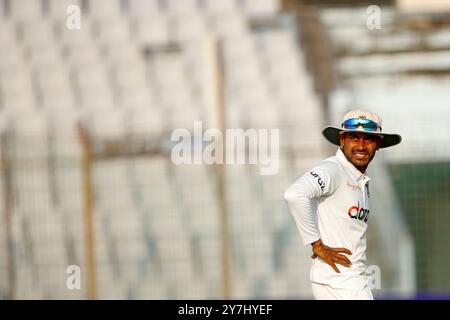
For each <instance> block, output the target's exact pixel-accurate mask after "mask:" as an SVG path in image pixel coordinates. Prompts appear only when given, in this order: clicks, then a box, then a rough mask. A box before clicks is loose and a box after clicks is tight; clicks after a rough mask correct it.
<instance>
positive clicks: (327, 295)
mask: <svg viewBox="0 0 450 320" xmlns="http://www.w3.org/2000/svg"><path fill="white" fill-rule="evenodd" d="M311 286H312V291H313V295H314V298H315V299H316V300H373V296H372V292H371V291H370V289H369V288H368V287H365V288H364V289H361V290H348V289H334V288H332V287H330V286H327V285H323V284H318V283H314V282H313V283H311Z"/></svg>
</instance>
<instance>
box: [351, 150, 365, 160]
mask: <svg viewBox="0 0 450 320" xmlns="http://www.w3.org/2000/svg"><path fill="white" fill-rule="evenodd" d="M353 155H354V156H355V158H356V159H365V158H366V157H367V156H368V154H367V152H363V151H354V152H353Z"/></svg>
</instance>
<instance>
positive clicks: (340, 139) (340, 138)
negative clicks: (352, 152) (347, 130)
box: [338, 133, 344, 148]
mask: <svg viewBox="0 0 450 320" xmlns="http://www.w3.org/2000/svg"><path fill="white" fill-rule="evenodd" d="M338 137H339V145H340V147H341V148H342V147H343V146H344V134H343V133H339V136H338Z"/></svg>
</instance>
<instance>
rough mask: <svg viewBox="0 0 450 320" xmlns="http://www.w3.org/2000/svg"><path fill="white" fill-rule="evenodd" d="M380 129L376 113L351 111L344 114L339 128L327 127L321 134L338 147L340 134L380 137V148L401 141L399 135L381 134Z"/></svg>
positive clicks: (380, 123)
mask: <svg viewBox="0 0 450 320" xmlns="http://www.w3.org/2000/svg"><path fill="white" fill-rule="evenodd" d="M382 127H383V123H382V119H381V117H380V116H379V115H377V114H376V113H373V112H369V111H363V110H353V111H350V112H348V113H346V114H345V116H344V120H343V121H342V124H341V127H340V128H338V127H333V126H327V127H325V128H324V129H323V130H322V134H323V135H324V137H325V138H326V139H327V140H328V141H329V142H331V143H332V144H335V145H337V146H340V143H339V134H340V133H342V132H363V133H366V134H373V135H377V136H381V137H382V140H381V144H380V148H388V147H392V146H395V145H397V144H399V143H400V142H401V141H402V137H401V136H400V135H399V134H395V133H384V132H382Z"/></svg>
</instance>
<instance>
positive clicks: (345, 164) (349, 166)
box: [336, 148, 370, 183]
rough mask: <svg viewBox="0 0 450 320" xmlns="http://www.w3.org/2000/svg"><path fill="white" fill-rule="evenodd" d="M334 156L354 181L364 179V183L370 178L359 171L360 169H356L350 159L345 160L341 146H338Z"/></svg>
mask: <svg viewBox="0 0 450 320" xmlns="http://www.w3.org/2000/svg"><path fill="white" fill-rule="evenodd" d="M336 157H337V159H338V160H339V162H340V163H341V164H342V166H343V167H344V168H345V169H346V170H347V171H348V172H349V173H350V174H351V175H352V176H353V177H354V178H355V180H356V181H358V182H361V181H364V183H365V182H367V181H369V180H370V178H369V177H368V176H367V175H365V174H364V173H361V171H359V170H358V169H356V167H355V166H354V165H353V164H352V163H351V162H350V161H348V160H347V157H346V156H345V154H344V153H343V152H342V150H341V148H338V150H337V152H336Z"/></svg>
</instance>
